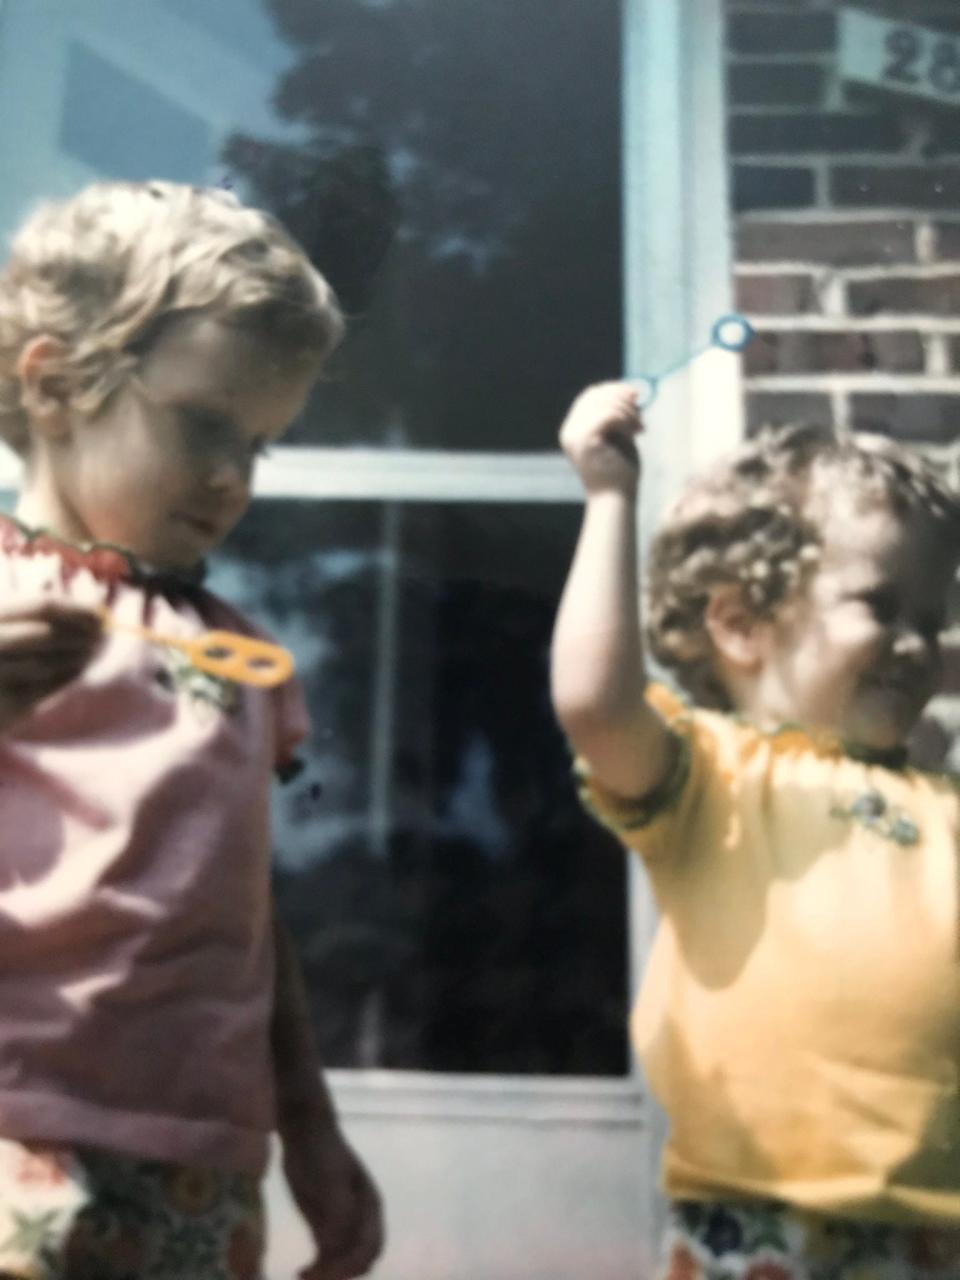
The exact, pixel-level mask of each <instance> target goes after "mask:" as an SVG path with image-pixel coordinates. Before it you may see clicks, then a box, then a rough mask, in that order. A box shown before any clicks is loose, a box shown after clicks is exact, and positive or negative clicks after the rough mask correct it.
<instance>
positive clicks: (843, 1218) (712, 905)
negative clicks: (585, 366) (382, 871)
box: [552, 383, 960, 1280]
mask: <svg viewBox="0 0 960 1280" xmlns="http://www.w3.org/2000/svg"><path fill="white" fill-rule="evenodd" d="M640 429H641V424H640V419H639V415H638V412H637V408H636V392H635V388H633V387H631V386H630V385H629V384H626V383H607V384H601V385H598V386H596V387H592V388H590V389H588V390H587V391H586V392H584V393H583V395H582V396H581V397H580V398H579V399H578V400H577V401H576V402H575V403H574V405H573V407H572V409H571V411H570V413H569V416H568V418H567V420H566V422H565V423H564V426H563V428H562V431H561V443H562V446H563V448H564V450H565V451H566V453H567V455H568V456H569V458H570V460H571V461H572V463H573V465H574V466H575V467H576V469H577V471H578V472H579V474H580V477H581V479H582V481H583V485H584V488H585V491H586V509H585V514H584V521H583V527H582V531H581V534H580V539H579V542H578V545H577V549H576V553H575V556H574V561H573V565H572V567H571V570H570V575H569V578H568V581H567V585H566V588H565V591H564V595H563V599H562V602H561V605H560V610H559V615H558V618H557V625H556V633H555V638H554V648H553V672H552V680H553V698H554V705H555V707H556V710H557V714H558V717H559V720H560V722H561V724H562V726H563V728H564V729H565V731H566V733H567V735H568V737H569V739H570V742H571V744H572V746H573V748H574V750H575V752H576V753H577V757H578V760H577V772H578V776H579V779H580V784H581V786H582V794H583V798H584V800H585V802H586V803H587V804H588V806H589V807H590V808H591V809H592V810H593V811H594V813H595V814H596V815H597V816H598V817H599V818H600V820H601V821H603V822H604V823H606V824H607V825H608V826H609V827H610V828H611V829H612V830H613V831H614V832H615V834H616V835H617V836H618V838H619V839H620V840H621V841H622V843H623V844H624V845H625V846H627V847H628V848H629V849H631V850H633V851H635V852H636V853H638V854H639V855H640V857H641V858H642V860H643V863H644V866H645V870H646V872H647V874H648V876H649V878H650V882H651V885H652V888H653V893H654V896H655V899H656V903H657V907H658V911H659V922H658V928H657V933H656V937H655V940H654V944H653V947H652V951H651V955H650V958H649V962H648V965H647V970H646V973H645V974H644V978H643V982H642V986H641V991H640V995H639V999H638V1002H637V1007H636V1009H635V1011H634V1014H633V1018H632V1033H633V1040H634V1045H635V1047H636V1049H637V1051H638V1053H639V1054H640V1056H641V1058H642V1060H643V1063H644V1066H645V1070H646V1076H647V1079H648V1082H649V1084H650V1086H651V1088H652V1089H653V1091H654V1092H655V1093H656V1094H657V1096H658V1097H659V1098H660V1100H661V1102H662V1103H663V1106H664V1108H665V1110H666V1112H667V1115H668V1118H669V1121H670V1133H669V1137H668V1139H667V1143H666V1147H665V1151H664V1155H663V1184H664V1189H665V1191H666V1193H667V1196H668V1197H669V1200H670V1212H669V1222H668V1226H667V1233H666V1239H665V1242H664V1252H663V1263H662V1270H660V1271H659V1272H658V1275H659V1277H660V1280H934V1278H935V1277H936V1280H957V1278H958V1277H960V956H958V939H960V901H958V887H960V870H958V852H957V851H958V846H960V787H958V783H957V780H956V778H953V777H948V776H944V775H941V774H937V773H932V772H925V771H922V770H920V769H917V768H914V767H911V766H910V765H909V763H908V762H907V758H906V751H905V748H904V742H905V740H906V738H907V735H908V734H909V733H910V731H911V729H912V728H913V727H914V725H915V724H916V723H917V720H918V719H919V717H920V715H921V713H922V711H923V709H924V707H925V706H926V704H927V702H928V701H929V699H930V698H931V697H932V696H933V695H934V694H935V693H936V692H937V690H938V688H939V686H940V680H941V675H942V662H941V655H940V647H939V635H940V632H941V631H942V629H943V627H944V625H945V621H946V599H947V593H948V591H949V590H950V588H951V586H952V583H953V581H954V577H955V571H956V566H957V561H958V556H960V537H958V535H960V501H958V498H957V496H956V495H955V494H953V493H951V492H950V491H948V489H947V488H946V486H945V485H944V484H943V483H942V482H941V481H940V480H939V478H938V477H937V476H936V475H935V474H933V473H932V472H931V471H930V470H929V469H928V468H927V467H926V466H925V465H924V464H923V463H922V462H921V461H920V460H919V459H918V458H917V457H915V456H914V455H912V454H911V453H910V452H909V451H908V450H906V449H904V448H902V447H900V446H898V445H896V444H894V443H893V442H890V441H881V440H877V439H871V438H867V437H857V436H853V437H850V436H847V437H843V436H838V435H837V434H836V433H834V432H833V431H831V430H828V429H825V428H817V427H794V428H785V429H783V430H780V431H772V430H771V431H768V432H764V433H761V434H760V435H759V436H758V437H757V438H755V439H753V440H750V441H748V442H746V443H745V444H744V445H743V446H742V447H741V448H740V450H739V451H738V452H736V453H735V454H734V455H733V456H732V457H730V458H728V459H725V460H723V461H721V462H720V463H718V464H717V465H716V466H715V467H714V468H713V469H712V470H710V471H708V472H707V473H706V474H704V475H703V476H699V477H697V478H695V479H694V480H693V481H692V482H691V484H690V486H689V487H688V488H687V490H686V491H685V492H684V493H683V494H682V495H681V497H680V498H679V500H678V501H677V502H676V504H675V505H674V506H673V508H672V509H671V510H670V511H669V512H668V513H667V516H666V519H665V521H664V523H663V526H662V528H661V529H660V531H659V533H658V535H657V536H656V537H655V539H654V541H653V544H652V547H651V551H650V556H649V568H648V571H647V574H646V586H647V592H646V595H647V600H646V605H645V609H646V613H647V618H648V626H647V630H648V634H649V640H650V645H651V647H652V651H653V653H654V656H655V657H656V658H657V660H658V661H659V662H660V663H661V665H662V666H663V667H664V668H666V669H668V670H670V671H671V672H672V673H673V675H674V676H675V677H676V679H677V681H678V683H679V684H680V685H681V686H682V687H683V688H684V689H685V691H686V693H687V694H688V695H689V696H690V697H691V698H692V702H689V703H688V702H686V701H684V700H681V699H680V698H678V697H676V696H674V695H673V694H671V693H669V692H667V690H666V689H665V688H664V687H662V686H660V685H656V684H648V683H647V679H646V676H645V674H644V644H643V639H642V631H641V625H640V609H639V592H638V563H637V545H636V509H635V508H636V495H637V487H638V479H639V464H638V455H637V451H636V448H635V436H636V435H637V433H638V432H639V431H640Z"/></svg>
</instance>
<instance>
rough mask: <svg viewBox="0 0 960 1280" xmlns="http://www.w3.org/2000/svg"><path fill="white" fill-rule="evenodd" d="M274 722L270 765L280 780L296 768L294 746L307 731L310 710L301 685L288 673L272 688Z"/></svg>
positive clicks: (297, 770) (291, 773)
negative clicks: (273, 747) (274, 736)
mask: <svg viewBox="0 0 960 1280" xmlns="http://www.w3.org/2000/svg"><path fill="white" fill-rule="evenodd" d="M273 706H274V722H275V724H276V760H275V764H274V767H275V769H276V772H277V776H278V777H279V778H280V780H281V781H282V782H287V781H289V780H290V779H291V778H293V777H295V776H296V775H297V774H298V773H299V772H300V764H299V761H298V760H297V757H296V754H295V753H296V749H297V747H298V746H299V745H300V743H301V742H303V741H304V739H305V738H306V737H307V736H308V734H309V733H310V713H309V711H308V710H307V701H306V698H305V697H304V692H303V685H302V684H301V683H300V681H299V680H298V679H297V677H296V676H292V677H291V678H290V679H289V680H287V681H285V682H284V683H283V684H281V685H278V686H277V687H276V688H275V689H274V690H273Z"/></svg>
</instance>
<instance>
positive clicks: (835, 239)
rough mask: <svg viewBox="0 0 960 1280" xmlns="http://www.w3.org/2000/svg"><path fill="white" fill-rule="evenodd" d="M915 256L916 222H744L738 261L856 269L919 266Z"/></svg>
mask: <svg viewBox="0 0 960 1280" xmlns="http://www.w3.org/2000/svg"><path fill="white" fill-rule="evenodd" d="M958 230H960V228H958ZM915 258H916V235H915V229H914V224H913V223H912V222H908V221H907V220H906V219H898V220H896V221H889V222H887V221H884V222H873V221H865V222H850V221H844V222H743V223H741V224H740V227H739V229H738V231H737V259H738V261H741V262H742V261H753V262H776V261H778V260H787V261H801V262H804V261H805V262H824V263H829V264H830V265H831V266H843V267H854V266H864V265H873V264H874V263H876V264H878V265H879V264H883V263H887V262H896V263H901V262H913V261H914V260H915Z"/></svg>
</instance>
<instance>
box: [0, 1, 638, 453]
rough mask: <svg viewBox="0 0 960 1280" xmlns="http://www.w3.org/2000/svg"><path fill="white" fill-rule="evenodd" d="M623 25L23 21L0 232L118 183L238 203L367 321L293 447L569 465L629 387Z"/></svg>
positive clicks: (273, 18) (15, 44) (592, 15)
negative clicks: (558, 432) (222, 193)
mask: <svg viewBox="0 0 960 1280" xmlns="http://www.w3.org/2000/svg"><path fill="white" fill-rule="evenodd" d="M620 10H621V3H620V0H482V3H477V0H390V2H389V3H380V2H372V0H323V3H319V2H318V0H192V2H188V0H141V2H139V3H137V4H131V3H130V2H129V0H83V3H82V4H80V3H76V4H73V3H58V4H40V3H37V2H36V0H5V3H4V5H3V27H2V30H0V110H2V109H3V108H4V107H6V108H7V111H6V116H7V118H9V119H26V120H29V121H30V122H31V123H30V146H29V147H15V146H13V145H12V140H11V145H10V146H8V148H7V153H6V154H5V157H4V183H3V187H2V189H0V231H2V232H3V233H5V234H9V233H10V232H11V231H12V230H13V228H14V226H15V225H16V224H17V223H19V222H20V220H21V218H22V217H23V215H24V213H25V212H26V210H27V209H28V208H29V207H30V206H31V205H32V204H33V203H35V202H36V201H37V200H38V199H41V198H48V197H50V196H51V195H61V194H67V193H68V192H70V191H74V190H76V189H78V188H79V187H81V186H83V185H85V184H86V183H87V182H89V181H91V180H93V179H96V178H142V177H144V176H147V175H149V176H151V177H158V178H164V177H166V178H175V179H178V180H186V181H191V182H197V183H224V184H226V185H229V186H231V187H233V188H234V189H235V190H236V191H237V193H238V194H239V195H240V196H242V197H244V198H247V199H250V200H252V201H254V202H256V203H259V204H262V205H265V206H266V207H268V208H270V209H272V210H273V211H274V212H275V213H277V215H278V216H279V217H280V218H281V219H282V220H283V221H284V222H286V223H287V224H288V225H289V226H290V228H291V229H292V230H293V231H294V233H295V234H296V235H297V236H298V237H299V238H300V239H301V240H302V242H303V243H304V244H305V245H306V246H307V248H308V249H309V251H310V252H311V254H312V256H313V257H314V259H315V261H316V262H317V264H318V265H319V266H320V267H321V269H322V270H324V271H325V272H326V273H327V274H328V275H329V276H330V278H331V280H332V282H333V283H334V285H335V287H336V288H337V290H338V292H339V293H340V295H341V297H342V299H343V301H344V304H345V306H346V309H347V311H348V313H349V315H350V317H351V321H352V323H351V330H350V336H349V338H348V341H347V343H346V345H345V347H344V349H343V351H342V352H341V354H340V357H339V359H338V361H337V365H336V368H335V369H333V370H332V371H331V377H330V378H329V379H328V381H327V383H326V385H325V386H324V387H323V388H321V390H320V391H319V393H318V395H317V396H316V398H315V400H314V403H313V405H312V407H311V411H310V412H308V413H307V414H306V415H305V416H304V419H303V421H302V423H301V424H299V426H298V429H297V432H296V433H295V434H294V435H293V436H291V441H296V440H297V439H299V440H301V441H303V440H310V441H315V442H317V443H321V444H328V443H356V442H361V443H377V444H408V445H412V446H428V447H431V448H434V447H440V448H451V449H496V450H503V449H510V450H514V449H522V450H531V449H550V448H552V447H553V443H554V437H553V432H554V426H555V423H556V422H557V421H558V420H559V417H560V415H561V413H562V410H563V408H564V406H565V405H566V404H567V403H568V402H569V400H570V398H571V397H572V395H573V394H574V393H575V392H576V391H577V390H578V389H579V388H580V387H582V386H583V385H585V384H586V383H588V382H591V381H596V380H597V379H601V378H606V377H611V376H616V375H617V374H618V373H619V371H620V368H621V310H622V301H621V300H622V290H621V251H620V249H621V245H620V222H621V188H620V164H621V161H620V56H621V55H620V37H619V29H620ZM117 122H123V125H122V127H117Z"/></svg>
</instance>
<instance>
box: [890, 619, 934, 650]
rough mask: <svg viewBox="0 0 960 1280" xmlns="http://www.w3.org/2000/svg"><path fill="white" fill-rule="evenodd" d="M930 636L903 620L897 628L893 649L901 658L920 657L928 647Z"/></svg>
mask: <svg viewBox="0 0 960 1280" xmlns="http://www.w3.org/2000/svg"><path fill="white" fill-rule="evenodd" d="M930 640H931V638H930V636H929V635H928V634H926V633H925V632H924V631H923V630H922V628H920V627H918V626H916V625H914V624H913V623H911V622H903V623H901V624H900V626H899V627H898V628H897V634H896V636H895V637H894V641H893V651H894V653H895V654H897V655H898V656H899V657H902V658H917V657H922V656H924V655H925V654H926V653H927V650H928V649H929V648H930Z"/></svg>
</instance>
